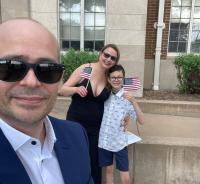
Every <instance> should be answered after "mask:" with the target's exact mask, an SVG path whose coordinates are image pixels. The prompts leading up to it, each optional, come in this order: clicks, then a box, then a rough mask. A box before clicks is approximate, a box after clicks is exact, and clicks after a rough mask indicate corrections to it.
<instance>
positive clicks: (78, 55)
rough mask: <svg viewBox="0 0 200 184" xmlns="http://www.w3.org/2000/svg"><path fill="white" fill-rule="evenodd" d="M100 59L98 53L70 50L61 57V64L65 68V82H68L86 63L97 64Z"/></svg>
mask: <svg viewBox="0 0 200 184" xmlns="http://www.w3.org/2000/svg"><path fill="white" fill-rule="evenodd" d="M97 58H98V54H97V53H93V52H89V51H75V50H74V49H69V50H68V51H67V52H66V53H64V54H62V55H61V63H62V64H63V65H64V67H65V71H64V77H63V79H64V81H66V80H67V79H68V78H69V76H70V75H71V73H72V72H73V71H74V70H75V69H76V68H78V67H79V66H80V65H82V64H84V63H92V62H96V61H97Z"/></svg>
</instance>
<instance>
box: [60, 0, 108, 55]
mask: <svg viewBox="0 0 200 184" xmlns="http://www.w3.org/2000/svg"><path fill="white" fill-rule="evenodd" d="M104 9H105V11H104V12H98V11H94V12H93V13H94V19H95V18H96V14H104V16H105V22H104V26H96V25H94V26H93V28H94V39H93V40H91V41H93V48H92V51H97V50H96V47H97V45H98V44H99V43H97V44H96V42H103V45H104V43H105V40H106V36H105V35H106V0H105V7H104ZM61 13H64V12H61V11H60V0H59V1H58V38H59V42H60V48H61V50H62V51H66V50H68V49H70V48H72V47H71V45H70V44H69V48H63V47H62V45H63V41H64V40H65V39H63V38H61V32H60V29H61V26H60V15H61ZM66 13H67V12H66ZM95 21H96V20H95ZM71 26H72V25H71V24H70V27H71ZM87 27H90V26H85V0H80V39H79V41H80V50H84V49H85V44H84V43H85V42H86V41H88V40H85V35H84V34H85V28H87ZM99 27H101V28H103V30H104V38H103V39H102V40H101V39H96V33H97V32H98V28H99ZM96 28H97V29H96ZM96 31H97V32H96ZM69 42H71V37H70V39H69ZM101 44H102V43H101ZM95 45H96V46H95ZM98 51H99V50H98Z"/></svg>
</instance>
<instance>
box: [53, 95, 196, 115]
mask: <svg viewBox="0 0 200 184" xmlns="http://www.w3.org/2000/svg"><path fill="white" fill-rule="evenodd" d="M70 102H71V98H69V97H58V98H57V101H56V105H55V107H54V109H53V110H52V112H51V114H52V115H55V116H56V117H59V118H61V119H65V117H66V112H67V109H68V106H69V104H70ZM138 102H139V104H140V107H141V109H142V111H143V112H144V113H150V114H160V115H173V116H174V115H175V116H186V117H197V118H199V117H200V102H193V101H167V100H142V99H138Z"/></svg>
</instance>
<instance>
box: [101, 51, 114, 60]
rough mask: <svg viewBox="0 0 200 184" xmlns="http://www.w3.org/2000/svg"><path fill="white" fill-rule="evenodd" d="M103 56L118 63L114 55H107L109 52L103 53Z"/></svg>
mask: <svg viewBox="0 0 200 184" xmlns="http://www.w3.org/2000/svg"><path fill="white" fill-rule="evenodd" d="M103 56H104V57H105V58H106V59H108V58H110V59H111V60H112V61H114V62H116V61H117V57H115V56H112V55H110V54H109V53H107V52H103Z"/></svg>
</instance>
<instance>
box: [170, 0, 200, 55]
mask: <svg viewBox="0 0 200 184" xmlns="http://www.w3.org/2000/svg"><path fill="white" fill-rule="evenodd" d="M191 1H192V3H191V10H190V11H191V15H190V18H189V30H188V39H187V41H186V52H169V43H170V40H169V39H170V33H171V19H172V17H171V16H172V7H173V6H172V2H171V9H170V20H169V24H170V26H169V35H168V46H167V56H177V55H179V54H182V53H187V54H189V53H193V54H200V53H196V52H191V51H190V50H191V43H192V31H193V30H192V26H193V22H194V9H195V1H196V0H191ZM180 7H181V6H180ZM197 7H200V6H197ZM180 18H181V17H179V19H180ZM199 31H200V30H199ZM179 32H180V31H179ZM179 32H178V33H179ZM178 42H179V41H178Z"/></svg>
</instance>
